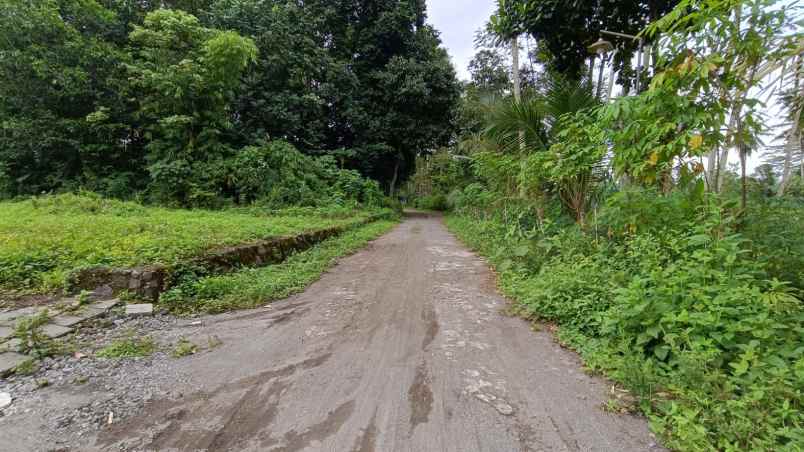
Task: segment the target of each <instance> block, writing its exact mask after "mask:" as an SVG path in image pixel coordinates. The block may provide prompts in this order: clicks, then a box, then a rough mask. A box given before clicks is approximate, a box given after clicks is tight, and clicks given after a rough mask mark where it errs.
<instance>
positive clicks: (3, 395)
mask: <svg viewBox="0 0 804 452" xmlns="http://www.w3.org/2000/svg"><path fill="white" fill-rule="evenodd" d="M9 405H11V394H9V393H7V392H0V410H2V409H3V408H5V407H7V406H9Z"/></svg>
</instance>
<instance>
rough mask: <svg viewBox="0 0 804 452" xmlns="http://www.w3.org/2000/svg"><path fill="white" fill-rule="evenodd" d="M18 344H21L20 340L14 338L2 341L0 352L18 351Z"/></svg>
mask: <svg viewBox="0 0 804 452" xmlns="http://www.w3.org/2000/svg"><path fill="white" fill-rule="evenodd" d="M20 345H22V341H21V340H19V339H17V338H14V339H11V340H10V341H6V342H3V343H2V344H0V353H2V352H18V351H20V350H19V348H20Z"/></svg>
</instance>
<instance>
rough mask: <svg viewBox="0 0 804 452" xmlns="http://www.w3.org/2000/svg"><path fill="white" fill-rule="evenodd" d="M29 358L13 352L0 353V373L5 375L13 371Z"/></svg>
mask: <svg viewBox="0 0 804 452" xmlns="http://www.w3.org/2000/svg"><path fill="white" fill-rule="evenodd" d="M29 359H31V358H30V357H28V356H26V355H22V354H19V353H14V352H5V353H0V375H6V374H7V373H9V372H11V371H13V370H14V369H16V368H17V366H19V365H20V364H22V363H24V362H25V361H28V360H29Z"/></svg>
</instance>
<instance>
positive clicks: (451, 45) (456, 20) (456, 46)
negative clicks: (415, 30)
mask: <svg viewBox="0 0 804 452" xmlns="http://www.w3.org/2000/svg"><path fill="white" fill-rule="evenodd" d="M496 7H497V2H496V1H495V0H427V16H428V18H429V22H430V23H431V24H433V26H435V28H436V30H438V31H440V32H441V40H442V41H443V42H444V47H446V48H447V50H449V54H450V56H451V57H452V64H453V66H455V70H456V71H458V77H459V78H461V79H463V80H468V79H469V71H468V70H467V69H466V67H467V66H468V65H469V61H471V60H472V56H474V54H475V49H474V38H475V31H477V30H478V29H479V28H481V27H482V26H483V25H485V23H486V21H488V20H489V17H491V15H492V14H493V13H494V11H495V9H496Z"/></svg>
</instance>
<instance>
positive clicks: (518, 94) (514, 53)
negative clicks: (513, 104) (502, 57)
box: [511, 36, 522, 102]
mask: <svg viewBox="0 0 804 452" xmlns="http://www.w3.org/2000/svg"><path fill="white" fill-rule="evenodd" d="M511 60H512V64H513V67H512V68H511V69H512V71H513V79H514V80H513V82H514V100H516V101H517V102H520V101H522V81H521V80H520V78H519V37H518V36H514V37H513V38H511Z"/></svg>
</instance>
